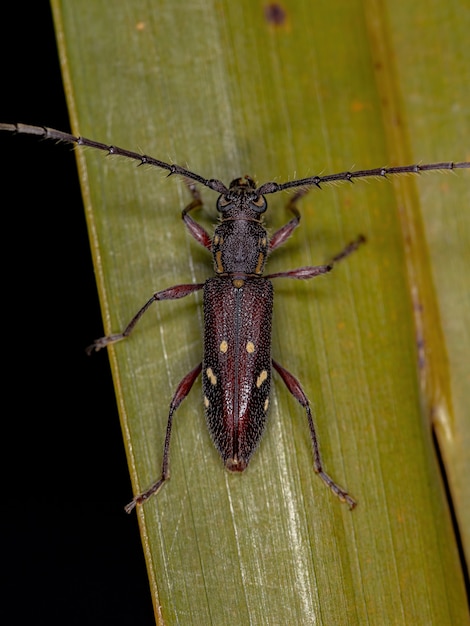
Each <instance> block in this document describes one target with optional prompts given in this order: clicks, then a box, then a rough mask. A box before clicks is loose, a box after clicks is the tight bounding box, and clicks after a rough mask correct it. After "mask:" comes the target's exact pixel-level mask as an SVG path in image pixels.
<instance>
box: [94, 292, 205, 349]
mask: <svg viewBox="0 0 470 626" xmlns="http://www.w3.org/2000/svg"><path fill="white" fill-rule="evenodd" d="M203 287H204V283H197V284H190V285H176V286H175V287H169V288H168V289H163V291H157V293H154V294H153V296H152V297H151V298H150V300H148V301H147V302H146V303H145V304H144V306H143V307H142V308H141V309H139V310H138V311H137V313H136V314H135V315H134V317H133V318H132V319H131V321H130V322H129V324H128V325H127V326H126V328H125V329H124V330H123V331H122V333H117V334H116V335H108V336H107V337H101V339H96V341H94V342H93V343H92V344H91V346H88V348H87V349H86V353H87V354H91V353H92V352H93V350H95V351H96V352H98V351H99V350H101V349H102V348H105V347H106V346H109V345H110V344H111V343H116V342H117V341H121V339H125V338H126V337H128V336H129V335H130V334H131V332H132V331H133V330H134V327H135V325H136V324H137V322H138V321H139V320H140V318H141V317H142V315H143V314H144V313H145V311H146V310H147V309H148V308H149V307H150V305H151V304H152V303H153V302H158V301H159V300H178V299H179V298H184V297H185V296H188V295H189V294H191V293H194V292H195V291H199V290H200V289H202V288H203Z"/></svg>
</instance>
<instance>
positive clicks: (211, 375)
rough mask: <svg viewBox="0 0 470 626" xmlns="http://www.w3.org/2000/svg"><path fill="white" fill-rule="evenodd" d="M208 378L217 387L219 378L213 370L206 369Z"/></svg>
mask: <svg viewBox="0 0 470 626" xmlns="http://www.w3.org/2000/svg"><path fill="white" fill-rule="evenodd" d="M206 374H207V378H208V379H209V380H210V381H211V384H212V385H217V376H216V375H215V374H214V372H213V371H212V369H211V368H210V367H208V368H207V369H206Z"/></svg>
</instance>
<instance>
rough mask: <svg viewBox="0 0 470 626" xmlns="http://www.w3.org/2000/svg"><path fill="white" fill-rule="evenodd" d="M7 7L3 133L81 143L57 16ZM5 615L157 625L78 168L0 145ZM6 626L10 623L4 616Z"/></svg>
mask: <svg viewBox="0 0 470 626" xmlns="http://www.w3.org/2000/svg"><path fill="white" fill-rule="evenodd" d="M17 6H18V7H19V8H18V9H15V8H13V6H12V5H10V3H5V5H4V6H2V12H1V37H0V58H1V60H2V61H1V65H2V69H1V74H0V80H1V96H0V121H2V122H25V123H30V124H37V125H45V126H50V127H53V128H58V129H61V130H70V129H69V121H68V115H67V109H66V105H65V99H64V94H63V88H62V83H61V76H60V70H59V62H58V58H57V50H56V46H55V38H54V31H53V27H52V18H51V14H50V9H49V7H48V5H47V3H42V2H41V3H40V2H31V3H27V5H26V7H25V6H23V5H21V6H20V5H19V4H18V3H17ZM0 160H1V161H0V163H1V168H0V184H1V192H2V193H1V204H2V206H1V215H2V246H1V248H2V253H3V254H2V256H3V261H2V266H1V267H2V311H3V315H2V318H3V321H2V361H3V368H2V371H3V380H4V381H5V380H6V384H5V383H4V384H3V385H2V388H3V406H4V409H3V415H2V420H1V423H2V452H3V454H2V458H3V460H4V464H3V471H2V495H1V500H2V508H3V511H2V533H1V536H2V544H3V547H2V557H1V558H2V569H3V583H2V591H3V600H2V614H3V615H4V616H5V617H4V619H6V622H5V623H8V624H26V623H33V624H35V625H40V624H48V625H52V624H61V625H69V624H81V625H86V624H113V625H119V624H137V625H139V624H154V623H155V622H154V618H153V611H152V605H151V599H150V592H149V586H148V580H147V575H146V570H145V563H144V558H143V553H142V547H141V543H140V537H139V533H138V527H137V520H136V516H135V514H134V515H131V516H128V515H126V514H125V513H124V510H123V505H124V504H125V503H126V502H127V501H128V500H129V499H130V497H131V495H132V491H131V485H130V480H129V476H128V472H127V466H126V460H125V454H124V448H123V443H122V437H121V431H120V426H119V418H118V414H117V409H116V403H115V399H114V392H113V387H112V382H111V376H110V372H109V363H108V357H107V355H106V353H105V352H100V353H99V354H96V355H94V356H93V357H87V356H86V354H85V352H84V348H85V347H86V346H87V345H89V343H90V342H91V341H92V340H93V339H95V338H96V337H100V336H101V335H102V334H103V328H102V323H101V315H100V310H99V303H98V297H97V293H96V285H95V279H94V275H93V269H92V264H91V255H90V250H89V244H88V238H87V232H86V226H85V218H84V212H83V206H82V203H81V197H80V189H79V186H78V180H77V173H76V166H75V158H74V156H73V153H72V152H71V150H70V147H67V146H58V145H55V144H54V143H52V142H50V143H49V142H44V141H38V140H37V139H35V138H30V137H20V136H8V135H6V134H5V133H1V134H0ZM6 615H8V617H6Z"/></svg>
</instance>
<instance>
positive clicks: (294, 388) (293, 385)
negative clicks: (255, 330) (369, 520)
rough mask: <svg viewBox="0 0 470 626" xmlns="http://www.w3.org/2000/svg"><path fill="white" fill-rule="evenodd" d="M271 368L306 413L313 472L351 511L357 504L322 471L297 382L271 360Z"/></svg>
mask: <svg viewBox="0 0 470 626" xmlns="http://www.w3.org/2000/svg"><path fill="white" fill-rule="evenodd" d="M272 363H273V367H274V369H275V370H276V371H277V372H278V374H279V375H280V377H281V378H282V380H283V382H284V384H285V385H286V387H287V389H288V390H289V391H290V393H291V394H292V395H293V396H294V398H295V399H296V400H297V401H298V402H299V403H300V404H301V405H302V406H303V407H304V409H305V412H306V413H307V419H308V425H309V428H310V438H311V440H312V446H313V467H314V470H315V472H316V473H317V474H318V475H319V476H320V478H321V479H322V481H323V482H324V483H325V485H327V487H329V488H330V489H331V491H332V492H333V493H334V494H335V495H336V496H337V497H338V498H339V499H340V500H341V502H346V504H347V505H348V506H349V508H350V509H353V508H354V507H355V506H356V504H357V502H356V501H355V500H354V498H352V497H351V496H350V495H349V494H348V492H347V491H345V490H344V489H343V488H342V487H340V486H339V485H338V484H337V483H335V481H334V480H333V479H332V478H331V476H329V475H328V474H327V473H326V472H325V470H324V469H323V463H322V459H321V455H320V447H319V445H318V438H317V432H316V430H315V424H314V422H313V417H312V411H311V410H310V404H309V401H308V399H307V396H306V395H305V392H304V390H303V389H302V387H301V385H300V383H299V381H298V380H297V378H295V376H293V375H292V374H291V373H290V372H288V371H287V370H286V369H284V368H283V367H282V366H281V365H279V363H276V361H274V360H273V362H272Z"/></svg>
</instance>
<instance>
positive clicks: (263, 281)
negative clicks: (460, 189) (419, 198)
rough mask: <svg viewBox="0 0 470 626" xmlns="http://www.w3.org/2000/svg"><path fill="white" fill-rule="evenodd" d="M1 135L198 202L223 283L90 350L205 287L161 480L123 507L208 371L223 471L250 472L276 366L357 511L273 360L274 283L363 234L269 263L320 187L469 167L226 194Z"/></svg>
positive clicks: (309, 271)
mask: <svg viewBox="0 0 470 626" xmlns="http://www.w3.org/2000/svg"><path fill="white" fill-rule="evenodd" d="M0 131H5V132H10V133H19V134H27V135H36V136H39V137H41V138H44V139H52V140H56V141H63V142H66V143H70V144H75V145H79V146H87V147H90V148H95V149H98V150H102V151H105V152H107V153H108V154H110V155H111V154H115V155H119V156H124V157H127V158H129V159H132V160H135V161H138V163H139V165H144V164H146V165H151V166H154V167H157V168H160V169H163V170H167V171H168V172H169V175H173V174H176V175H178V176H180V177H182V178H184V179H185V180H186V181H187V182H188V186H189V189H190V192H191V194H192V202H191V203H190V204H189V205H188V206H187V207H186V208H185V209H183V211H182V217H183V221H184V224H185V226H186V228H187V229H188V231H189V233H190V234H191V235H192V237H194V239H195V240H196V241H197V242H198V243H199V244H201V245H203V246H204V247H206V248H207V249H208V250H210V251H211V253H212V256H213V260H214V271H215V276H213V277H212V278H209V279H207V280H206V281H205V282H204V283H197V284H183V285H175V286H173V287H170V288H167V289H164V290H163V291H159V292H157V293H154V294H153V295H152V297H151V298H150V299H149V300H148V301H147V302H146V303H145V304H144V306H143V307H142V308H141V309H139V311H138V312H137V313H136V314H135V315H134V317H133V318H132V320H131V321H130V322H129V324H128V325H127V326H126V328H125V329H124V330H123V331H122V332H121V333H117V334H113V335H109V336H107V337H102V338H100V339H98V340H96V341H95V342H94V343H93V344H92V345H91V346H89V347H88V348H87V352H88V353H91V352H92V351H94V350H95V351H98V350H101V349H102V348H104V347H106V346H108V345H110V344H112V343H116V342H117V341H120V340H122V339H124V338H126V337H128V336H129V335H130V334H131V332H132V331H133V329H134V327H135V325H136V324H137V322H138V321H139V320H140V318H141V317H142V315H143V314H144V313H145V312H146V311H147V309H148V308H149V307H150V305H151V304H152V303H153V302H157V301H161V300H177V299H179V298H184V297H185V296H187V295H189V294H192V293H195V292H196V291H199V290H203V302H204V356H203V360H202V362H201V363H199V364H198V365H197V366H196V367H195V368H194V369H193V370H191V371H190V372H189V373H188V374H187V375H186V376H185V377H184V378H183V380H182V381H181V382H180V383H179V385H178V387H177V389H176V392H175V393H174V395H173V398H172V400H171V403H170V410H169V414H168V423H167V429H166V436H165V443H164V449H163V462H162V470H161V476H160V478H159V479H158V480H157V481H156V482H155V483H154V484H153V485H151V486H150V487H149V488H148V489H147V490H145V491H144V492H142V493H140V494H139V495H137V496H135V497H134V498H133V500H132V501H131V502H130V503H129V504H128V505H127V506H126V507H125V510H126V511H127V512H128V513H130V512H131V511H132V510H133V509H134V508H135V506H136V505H137V504H142V503H143V502H145V501H146V500H148V498H150V497H151V496H152V495H154V494H156V493H157V492H158V491H159V490H160V488H161V487H162V486H163V484H164V483H165V482H166V481H167V480H168V479H169V476H170V472H169V448H170V438H171V428H172V421H173V415H174V413H175V411H176V409H177V408H178V407H179V405H180V404H181V402H182V401H183V400H184V399H185V398H186V396H187V395H188V394H189V392H190V390H191V388H192V386H193V384H194V382H195V381H196V379H197V378H198V376H199V374H201V372H202V387H203V402H204V409H205V413H206V418H207V425H208V428H209V432H210V434H211V437H212V439H213V441H214V443H215V446H216V448H217V450H218V451H219V453H220V455H221V457H222V459H223V462H224V464H225V467H226V468H227V469H228V470H230V471H232V472H242V471H243V470H244V469H245V468H246V467H247V465H248V463H249V461H250V458H251V456H252V455H253V453H254V451H255V450H256V448H257V446H258V444H259V442H260V440H261V437H262V435H263V432H264V429H265V425H266V417H267V413H268V408H269V395H270V386H271V374H272V368H274V369H275V370H276V371H277V373H278V374H279V375H280V377H281V379H282V380H283V382H284V383H285V385H286V387H287V389H288V390H289V391H290V393H291V394H292V395H293V396H294V398H295V399H296V400H297V401H298V402H299V403H300V404H301V406H302V407H303V408H304V410H305V412H306V415H307V419H308V425H309V429H310V437H311V441H312V447H313V461H314V470H315V472H316V473H317V474H318V475H319V476H320V478H321V479H322V480H323V482H324V483H325V484H326V485H327V486H328V487H329V488H330V489H331V491H332V492H333V493H334V494H335V495H336V496H337V497H338V498H339V499H340V500H341V501H342V502H345V503H346V504H347V505H348V506H349V508H350V509H353V508H354V507H355V506H356V501H355V500H354V498H352V497H351V496H350V495H349V494H348V492H347V491H346V490H345V489H343V488H342V487H340V486H339V485H338V484H337V483H336V482H335V481H334V480H333V479H332V478H331V477H330V476H329V474H327V473H326V471H325V470H324V467H323V462H322V459H321V455H320V449H319V444H318V438H317V434H316V429H315V425H314V422H313V417H312V412H311V409H310V405H309V401H308V399H307V396H306V394H305V392H304V391H303V389H302V386H301V385H300V383H299V381H298V380H297V379H296V378H295V377H294V376H293V375H292V374H291V373H290V372H288V371H287V370H286V369H284V368H283V367H282V366H281V365H280V364H279V363H277V362H276V361H275V360H274V359H272V357H271V319H272V308H273V287H272V283H271V280H272V279H274V278H295V279H302V280H307V279H310V278H314V277H315V276H320V275H322V274H326V273H328V272H330V271H331V270H332V269H333V267H334V265H335V264H336V263H338V262H339V261H341V260H343V259H344V258H346V257H347V256H349V255H350V254H351V253H352V252H354V251H355V250H356V249H357V248H358V247H359V246H360V245H361V244H362V243H363V242H364V241H365V238H364V237H363V236H359V237H358V238H357V239H356V240H355V241H353V242H351V243H350V244H348V245H347V246H346V247H345V248H344V250H342V251H341V252H340V253H339V254H337V255H336V256H334V257H333V258H332V260H331V262H330V263H329V264H327V265H319V266H306V267H300V268H297V269H293V270H289V271H285V272H278V273H275V274H268V275H266V276H263V272H264V266H265V263H266V259H267V257H268V255H269V254H270V253H271V252H273V251H274V250H275V249H276V248H278V247H279V246H280V245H281V244H283V243H284V242H285V241H286V239H287V238H288V237H289V236H290V235H291V234H292V232H293V231H294V230H295V228H297V226H298V225H299V222H300V213H299V211H298V209H297V207H296V204H297V202H298V200H299V199H300V198H301V197H302V196H303V195H305V193H307V191H309V189H310V188H312V187H318V188H320V186H321V184H322V183H331V182H338V181H350V182H352V181H353V180H354V179H356V178H370V177H386V176H388V175H396V174H407V173H419V172H423V171H431V170H454V169H463V168H470V162H467V161H464V162H458V163H454V162H441V163H429V164H424V165H423V164H421V165H405V166H398V167H389V168H374V169H367V170H358V171H352V172H349V171H346V172H340V173H337V174H330V175H326V176H311V177H307V178H302V179H297V180H292V181H288V182H284V183H276V182H267V183H264V184H262V185H260V186H259V187H257V186H256V184H255V181H254V180H253V179H252V178H251V177H250V176H245V177H243V178H236V179H235V180H233V181H232V182H231V183H230V185H229V187H228V188H227V187H226V186H225V185H224V183H223V182H221V181H220V180H217V179H208V178H204V177H202V176H200V175H198V174H196V173H194V172H192V171H190V170H188V169H186V168H183V167H181V166H179V165H176V164H169V163H166V162H164V161H160V160H158V159H155V158H154V157H150V156H147V155H142V154H139V153H137V152H132V151H129V150H125V149H122V148H119V147H117V146H113V145H108V144H104V143H100V142H97V141H94V140H91V139H87V138H86V137H79V136H74V135H72V134H69V133H65V132H62V131H59V130H55V129H51V128H46V127H38V126H29V125H25V124H5V123H0ZM197 183H198V184H201V185H203V186H205V187H208V188H209V189H212V190H213V191H215V192H217V193H218V194H219V197H218V200H217V205H216V206H217V211H218V212H219V213H220V216H221V217H220V224H219V225H218V226H217V227H216V228H215V232H214V236H213V237H211V236H210V235H209V233H207V231H206V230H205V229H204V228H203V227H202V226H201V225H200V224H199V223H198V222H196V221H195V220H193V219H192V217H191V216H190V215H189V213H190V212H191V211H192V210H193V209H195V208H196V207H200V206H202V200H201V197H200V195H199V193H198V190H197V187H196V184H197ZM285 189H297V191H296V193H295V194H294V195H293V196H292V197H291V199H290V201H289V203H288V205H287V208H288V209H289V211H290V212H291V213H292V214H293V217H292V218H291V220H290V221H289V222H287V223H286V224H285V225H284V226H282V227H281V228H280V229H279V230H277V231H276V232H275V233H274V234H273V235H271V237H268V234H267V231H266V229H265V227H264V225H263V223H262V219H263V214H264V213H265V212H266V210H267V207H268V205H267V202H266V198H265V196H266V195H268V194H272V193H277V192H279V191H283V190H285Z"/></svg>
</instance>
